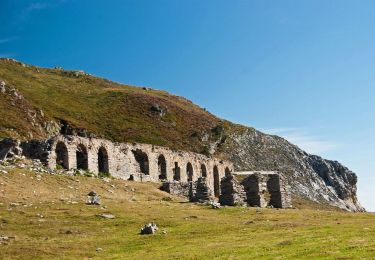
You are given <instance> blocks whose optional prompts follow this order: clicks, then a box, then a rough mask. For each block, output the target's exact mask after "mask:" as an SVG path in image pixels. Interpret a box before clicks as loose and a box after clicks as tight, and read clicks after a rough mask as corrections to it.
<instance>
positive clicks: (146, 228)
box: [141, 222, 158, 235]
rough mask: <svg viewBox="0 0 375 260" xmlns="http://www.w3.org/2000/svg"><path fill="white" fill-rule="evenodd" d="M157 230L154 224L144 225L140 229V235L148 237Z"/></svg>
mask: <svg viewBox="0 0 375 260" xmlns="http://www.w3.org/2000/svg"><path fill="white" fill-rule="evenodd" d="M157 230H158V227H157V225H156V224H155V223H153V222H152V223H148V224H146V225H144V227H143V228H141V235H150V234H155V233H156V231H157Z"/></svg>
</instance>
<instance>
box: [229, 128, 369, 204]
mask: <svg viewBox="0 0 375 260" xmlns="http://www.w3.org/2000/svg"><path fill="white" fill-rule="evenodd" d="M223 150H224V153H225V154H227V156H228V157H229V158H230V159H231V161H232V162H233V163H234V166H235V168H236V170H246V169H250V170H265V171H280V172H282V173H284V174H285V177H286V179H287V180H288V183H289V185H290V186H291V191H292V194H294V195H297V196H300V197H303V198H307V199H310V200H313V201H316V202H320V203H328V204H330V205H332V206H336V207H340V208H342V209H346V210H351V211H363V210H364V208H363V207H362V206H361V204H360V203H359V202H358V200H357V194H356V192H357V186H356V184H357V176H356V175H355V174H354V173H353V172H352V171H350V170H349V169H348V168H346V167H344V166H343V165H341V164H340V163H338V162H336V161H329V160H325V159H323V158H321V157H319V156H315V155H310V154H308V153H306V152H304V151H303V150H301V149H300V148H298V147H297V146H295V145H293V144H291V143H289V142H288V141H286V140H284V139H283V138H280V137H278V136H271V135H266V134H263V133H261V132H259V131H257V130H255V129H252V128H245V127H243V129H242V130H240V131H236V132H235V133H232V134H231V135H230V136H229V137H228V138H227V139H226V144H225V147H224V148H223Z"/></svg>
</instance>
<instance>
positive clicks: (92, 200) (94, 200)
mask: <svg viewBox="0 0 375 260" xmlns="http://www.w3.org/2000/svg"><path fill="white" fill-rule="evenodd" d="M87 204H89V205H100V197H99V196H98V194H96V192H95V191H90V192H89V194H87Z"/></svg>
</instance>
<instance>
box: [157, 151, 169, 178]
mask: <svg viewBox="0 0 375 260" xmlns="http://www.w3.org/2000/svg"><path fill="white" fill-rule="evenodd" d="M158 172H159V180H166V179H167V162H166V161H165V157H164V155H162V154H161V155H159V157H158Z"/></svg>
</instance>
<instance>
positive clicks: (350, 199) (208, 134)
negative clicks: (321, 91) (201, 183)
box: [0, 59, 363, 211]
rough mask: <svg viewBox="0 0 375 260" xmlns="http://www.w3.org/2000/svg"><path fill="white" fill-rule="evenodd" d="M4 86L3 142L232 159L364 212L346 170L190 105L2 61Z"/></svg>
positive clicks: (309, 194) (0, 104)
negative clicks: (88, 143)
mask: <svg viewBox="0 0 375 260" xmlns="http://www.w3.org/2000/svg"><path fill="white" fill-rule="evenodd" d="M0 81H3V83H2V85H0V109H1V110H0V117H1V119H2V120H1V121H0V138H1V137H14V138H19V139H33V138H34V139H38V138H46V137H49V136H53V135H55V134H57V133H59V132H60V133H66V134H78V135H81V136H99V137H104V138H107V139H110V140H113V141H118V142H141V143H150V144H156V145H161V146H168V147H171V148H172V149H182V150H187V151H193V152H198V153H203V154H206V155H214V156H217V157H221V158H224V159H231V160H232V161H233V162H234V163H235V167H236V169H237V170H280V171H282V172H283V173H285V174H286V176H287V177H288V179H289V182H290V185H291V186H292V192H293V194H295V195H297V196H300V197H304V198H309V199H311V200H314V201H317V202H321V203H328V204H330V205H334V206H338V207H341V208H346V209H349V210H353V211H360V210H363V208H362V207H361V205H360V204H359V202H358V201H357V196H356V183H357V177H356V175H355V174H354V173H353V172H351V171H350V170H349V169H347V168H346V167H344V166H342V165H341V164H339V163H338V162H333V161H328V160H324V159H322V158H320V157H317V156H312V155H309V154H307V153H305V152H304V151H302V150H301V149H299V148H298V147H296V146H294V145H293V144H290V143H289V142H287V141H286V140H284V139H282V138H280V137H277V136H270V135H266V134H263V133H261V132H259V131H257V130H255V129H253V128H249V127H245V126H241V125H236V124H233V123H231V122H229V121H226V120H222V119H220V118H217V117H215V116H214V115H212V114H210V113H209V112H207V111H206V110H205V109H203V108H200V107H198V106H197V105H194V104H193V103H192V102H191V101H189V100H187V99H185V98H182V97H178V96H174V95H171V94H168V93H167V92H164V91H159V90H153V89H149V88H139V87H132V86H127V85H121V84H118V83H114V82H111V81H108V80H106V79H102V78H98V77H94V76H91V75H88V74H86V73H84V72H81V71H66V70H63V69H61V68H56V69H44V68H38V67H34V66H29V65H25V64H23V63H21V62H17V61H14V60H11V59H0Z"/></svg>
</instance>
